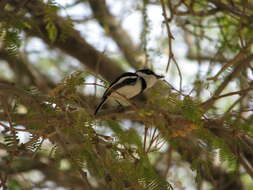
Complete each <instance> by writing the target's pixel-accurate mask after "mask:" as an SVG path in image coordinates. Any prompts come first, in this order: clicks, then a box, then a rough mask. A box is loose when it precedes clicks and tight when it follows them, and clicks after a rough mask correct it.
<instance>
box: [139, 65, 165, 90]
mask: <svg viewBox="0 0 253 190" xmlns="http://www.w3.org/2000/svg"><path fill="white" fill-rule="evenodd" d="M135 73H136V74H137V75H138V76H140V77H142V78H143V79H144V80H145V81H146V84H147V88H151V87H152V86H154V84H155V83H156V82H157V81H158V80H159V79H162V78H164V76H162V75H157V74H156V73H154V72H153V71H152V70H150V69H141V70H137V71H136V72H135Z"/></svg>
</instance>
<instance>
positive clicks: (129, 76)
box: [103, 72, 138, 97]
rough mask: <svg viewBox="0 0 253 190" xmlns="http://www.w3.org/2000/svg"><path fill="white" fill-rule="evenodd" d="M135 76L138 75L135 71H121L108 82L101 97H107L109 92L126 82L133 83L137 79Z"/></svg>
mask: <svg viewBox="0 0 253 190" xmlns="http://www.w3.org/2000/svg"><path fill="white" fill-rule="evenodd" d="M137 78H138V75H137V74H135V73H130V72H126V73H123V74H122V75H120V76H119V77H118V78H116V79H115V80H114V81H113V82H112V83H111V84H110V86H109V87H108V88H107V89H106V91H105V92H104V95H103V97H107V96H108V95H110V94H111V92H113V91H115V90H117V89H119V88H120V87H122V86H125V85H127V84H129V85H134V84H135V82H136V81H137Z"/></svg>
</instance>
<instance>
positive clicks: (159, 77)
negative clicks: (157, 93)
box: [136, 69, 164, 79]
mask: <svg viewBox="0 0 253 190" xmlns="http://www.w3.org/2000/svg"><path fill="white" fill-rule="evenodd" d="M138 73H143V74H146V75H153V76H155V77H156V78H157V79H161V78H164V76H162V75H157V74H156V73H154V71H152V70H150V69H140V70H137V71H136V74H138Z"/></svg>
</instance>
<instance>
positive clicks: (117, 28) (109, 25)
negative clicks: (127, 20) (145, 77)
mask: <svg viewBox="0 0 253 190" xmlns="http://www.w3.org/2000/svg"><path fill="white" fill-rule="evenodd" d="M89 4H90V7H91V9H92V11H93V14H94V16H95V17H96V19H97V20H98V22H99V23H100V25H101V26H102V27H103V28H104V29H105V32H106V33H107V34H108V35H109V36H111V38H112V39H113V40H114V41H115V42H116V43H117V45H118V47H119V48H120V50H121V51H122V53H123V54H124V56H125V58H126V60H127V61H128V63H129V64H130V65H131V66H132V67H134V68H139V67H140V63H139V62H138V60H137V56H138V54H140V52H139V51H138V48H137V47H136V45H135V44H134V42H133V41H132V39H131V37H130V36H129V35H128V33H127V32H126V31H125V30H124V29H123V28H122V27H121V25H120V23H119V22H118V21H117V19H116V18H115V17H114V16H113V15H112V13H111V12H110V10H109V9H108V7H107V6H106V2H105V0H89Z"/></svg>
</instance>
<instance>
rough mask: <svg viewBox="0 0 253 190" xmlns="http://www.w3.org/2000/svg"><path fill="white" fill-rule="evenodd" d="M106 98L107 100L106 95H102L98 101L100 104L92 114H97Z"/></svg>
mask: <svg viewBox="0 0 253 190" xmlns="http://www.w3.org/2000/svg"><path fill="white" fill-rule="evenodd" d="M106 100H107V97H104V98H103V99H102V101H101V102H100V104H99V105H98V106H97V108H96V110H95V112H94V115H97V113H98V111H99V110H100V108H101V107H102V106H103V105H104V104H105V103H106Z"/></svg>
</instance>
